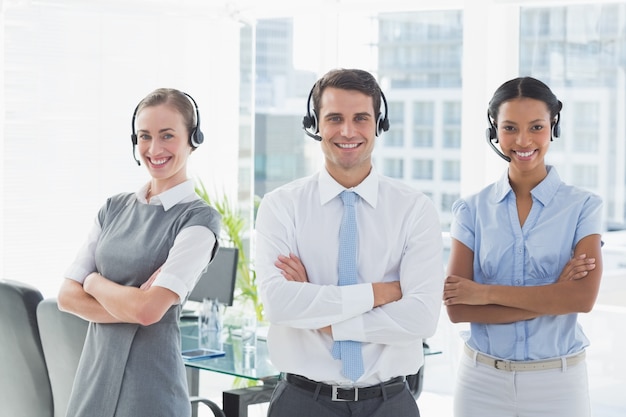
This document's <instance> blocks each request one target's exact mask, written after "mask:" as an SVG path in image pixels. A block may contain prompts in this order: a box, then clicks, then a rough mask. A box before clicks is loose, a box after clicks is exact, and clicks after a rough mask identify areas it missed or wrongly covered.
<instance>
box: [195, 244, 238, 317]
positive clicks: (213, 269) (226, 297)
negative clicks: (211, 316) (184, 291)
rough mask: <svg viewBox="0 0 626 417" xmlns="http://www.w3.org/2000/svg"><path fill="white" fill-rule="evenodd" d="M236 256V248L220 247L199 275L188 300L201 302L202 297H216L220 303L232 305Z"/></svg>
mask: <svg viewBox="0 0 626 417" xmlns="http://www.w3.org/2000/svg"><path fill="white" fill-rule="evenodd" d="M238 258H239V250H238V249H237V248H225V247H220V248H219V250H218V251H217V254H216V255H215V258H214V259H213V261H212V262H211V263H210V264H209V266H208V267H207V268H206V269H205V270H204V272H202V274H201V275H200V279H198V283H197V284H196V286H195V287H194V289H193V291H191V294H189V298H188V300H189V301H195V302H202V300H203V299H204V298H213V299H215V298H217V299H218V300H219V302H220V303H221V304H224V305H227V306H232V305H233V297H234V294H235V280H236V279H237V260H238Z"/></svg>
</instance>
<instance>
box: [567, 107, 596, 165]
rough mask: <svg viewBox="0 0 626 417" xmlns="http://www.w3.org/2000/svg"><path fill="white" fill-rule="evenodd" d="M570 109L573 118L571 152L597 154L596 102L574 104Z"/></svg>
mask: <svg viewBox="0 0 626 417" xmlns="http://www.w3.org/2000/svg"><path fill="white" fill-rule="evenodd" d="M571 107H572V113H573V116H574V117H573V122H574V123H573V126H574V134H573V135H572V138H571V139H572V142H573V144H572V150H573V151H574V152H580V153H597V152H598V145H599V140H598V135H599V127H600V123H599V104H598V103H597V102H586V103H585V102H574V103H572V104H571Z"/></svg>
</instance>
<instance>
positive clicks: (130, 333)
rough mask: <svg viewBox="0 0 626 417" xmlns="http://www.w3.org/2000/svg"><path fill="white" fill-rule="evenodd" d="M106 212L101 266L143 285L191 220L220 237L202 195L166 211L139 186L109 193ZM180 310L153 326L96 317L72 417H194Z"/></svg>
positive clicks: (217, 221) (128, 282)
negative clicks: (139, 193)
mask: <svg viewBox="0 0 626 417" xmlns="http://www.w3.org/2000/svg"><path fill="white" fill-rule="evenodd" d="M98 219H99V221H100V225H101V226H102V233H101V235H100V239H99V241H98V247H97V249H96V267H97V270H98V272H100V273H101V274H102V275H104V276H105V277H107V278H108V279H110V280H112V281H115V282H117V283H119V284H123V285H129V286H135V287H139V286H140V285H141V284H142V283H143V282H145V281H146V280H147V279H148V278H149V277H150V276H151V275H152V273H153V272H154V271H155V270H156V269H157V268H159V267H160V266H161V265H163V263H164V262H165V260H166V258H167V255H168V253H169V250H170V248H171V247H172V245H173V244H174V239H175V238H176V235H178V233H179V232H180V231H181V230H183V229H184V228H185V227H189V226H194V225H204V226H207V227H208V228H209V229H210V230H212V231H213V232H214V233H215V235H216V236H217V235H218V234H219V226H220V215H219V214H218V213H217V212H216V211H215V210H214V209H213V208H211V207H209V206H208V205H207V204H206V203H205V202H204V201H202V200H197V201H193V202H190V203H179V204H177V205H175V206H174V207H172V208H170V209H169V210H168V211H165V210H164V209H163V207H162V206H160V205H147V204H142V203H139V202H138V201H137V200H136V197H135V195H134V194H131V193H128V194H119V195H116V196H114V197H111V198H110V199H108V200H107V202H106V204H105V205H104V206H103V207H102V208H101V209H100V211H99V213H98ZM216 249H217V248H215V250H216ZM179 316H180V305H175V306H172V307H171V308H170V309H169V310H168V311H167V313H166V314H165V315H164V316H163V318H162V319H161V321H159V322H158V323H155V324H153V325H150V326H141V325H137V324H98V323H90V325H89V330H88V332H87V338H86V340H85V346H84V349H83V354H82V356H81V359H80V363H79V365H78V370H77V373H76V378H75V381H74V387H73V390H72V395H71V398H70V402H69V405H68V411H67V417H139V416H151V417H159V416H162V417H188V416H190V415H191V406H190V402H189V394H188V390H187V380H186V374H185V366H184V364H183V361H182V358H181V354H180V343H181V341H180V330H179V327H178V318H179Z"/></svg>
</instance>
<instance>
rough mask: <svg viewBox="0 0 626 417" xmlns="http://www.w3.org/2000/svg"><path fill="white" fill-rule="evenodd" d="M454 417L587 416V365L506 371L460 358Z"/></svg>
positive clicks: (588, 404)
mask: <svg viewBox="0 0 626 417" xmlns="http://www.w3.org/2000/svg"><path fill="white" fill-rule="evenodd" d="M461 356H462V357H461V363H460V366H459V371H458V375H457V385H456V391H455V395H454V416H455V417H590V416H591V405H590V400H589V385H588V379H587V364H586V362H585V361H584V360H583V361H582V362H580V363H578V364H576V365H574V366H570V367H567V368H565V369H549V370H541V371H517V372H508V371H501V370H498V369H495V368H491V367H489V366H488V365H485V364H482V363H478V362H476V361H475V360H474V359H473V358H470V357H469V356H468V355H467V354H465V353H464V354H462V355H461Z"/></svg>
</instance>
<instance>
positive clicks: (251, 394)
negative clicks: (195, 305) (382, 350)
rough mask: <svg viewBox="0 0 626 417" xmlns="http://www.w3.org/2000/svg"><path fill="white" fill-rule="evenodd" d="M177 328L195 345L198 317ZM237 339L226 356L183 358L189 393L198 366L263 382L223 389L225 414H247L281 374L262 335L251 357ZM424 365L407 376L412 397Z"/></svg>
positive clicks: (193, 391) (194, 391) (187, 344)
mask: <svg viewBox="0 0 626 417" xmlns="http://www.w3.org/2000/svg"><path fill="white" fill-rule="evenodd" d="M180 331H181V338H182V349H183V350H185V349H193V348H196V347H198V322H197V319H181V322H180ZM240 342H241V339H240V338H238V337H237V336H229V337H227V339H226V342H225V343H224V348H223V350H224V351H225V352H226V355H225V356H221V357H217V358H210V359H204V360H193V361H185V365H186V368H187V382H188V384H189V393H190V395H192V396H196V395H198V389H199V376H200V375H199V374H200V371H201V370H206V371H212V372H219V373H222V374H226V375H232V376H235V377H240V378H246V379H250V380H254V381H258V382H262V385H258V386H253V387H247V388H239V389H231V390H227V391H223V392H222V401H223V407H222V408H223V410H224V414H226V417H248V405H251V404H259V403H265V402H269V400H270V398H271V396H272V392H273V391H274V387H275V386H276V384H277V382H278V379H279V377H280V372H278V370H276V368H274V366H273V365H272V363H271V362H270V359H269V354H268V351H267V344H266V341H265V340H264V339H259V340H257V348H256V355H255V357H254V358H246V357H244V354H243V349H242V348H241V344H240ZM423 347H424V355H425V356H430V355H437V354H440V353H441V351H439V350H434V349H431V348H430V347H429V346H428V344H427V343H424V344H423ZM424 368H425V364H424V366H422V368H421V369H420V370H419V372H418V373H417V374H415V375H411V376H409V377H407V381H408V383H409V387H410V389H411V391H412V393H413V396H414V397H415V399H417V397H419V395H420V393H421V391H422V386H423V382H422V381H423V378H424ZM196 407H197V405H194V409H193V416H194V417H196V415H197V409H196Z"/></svg>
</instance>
